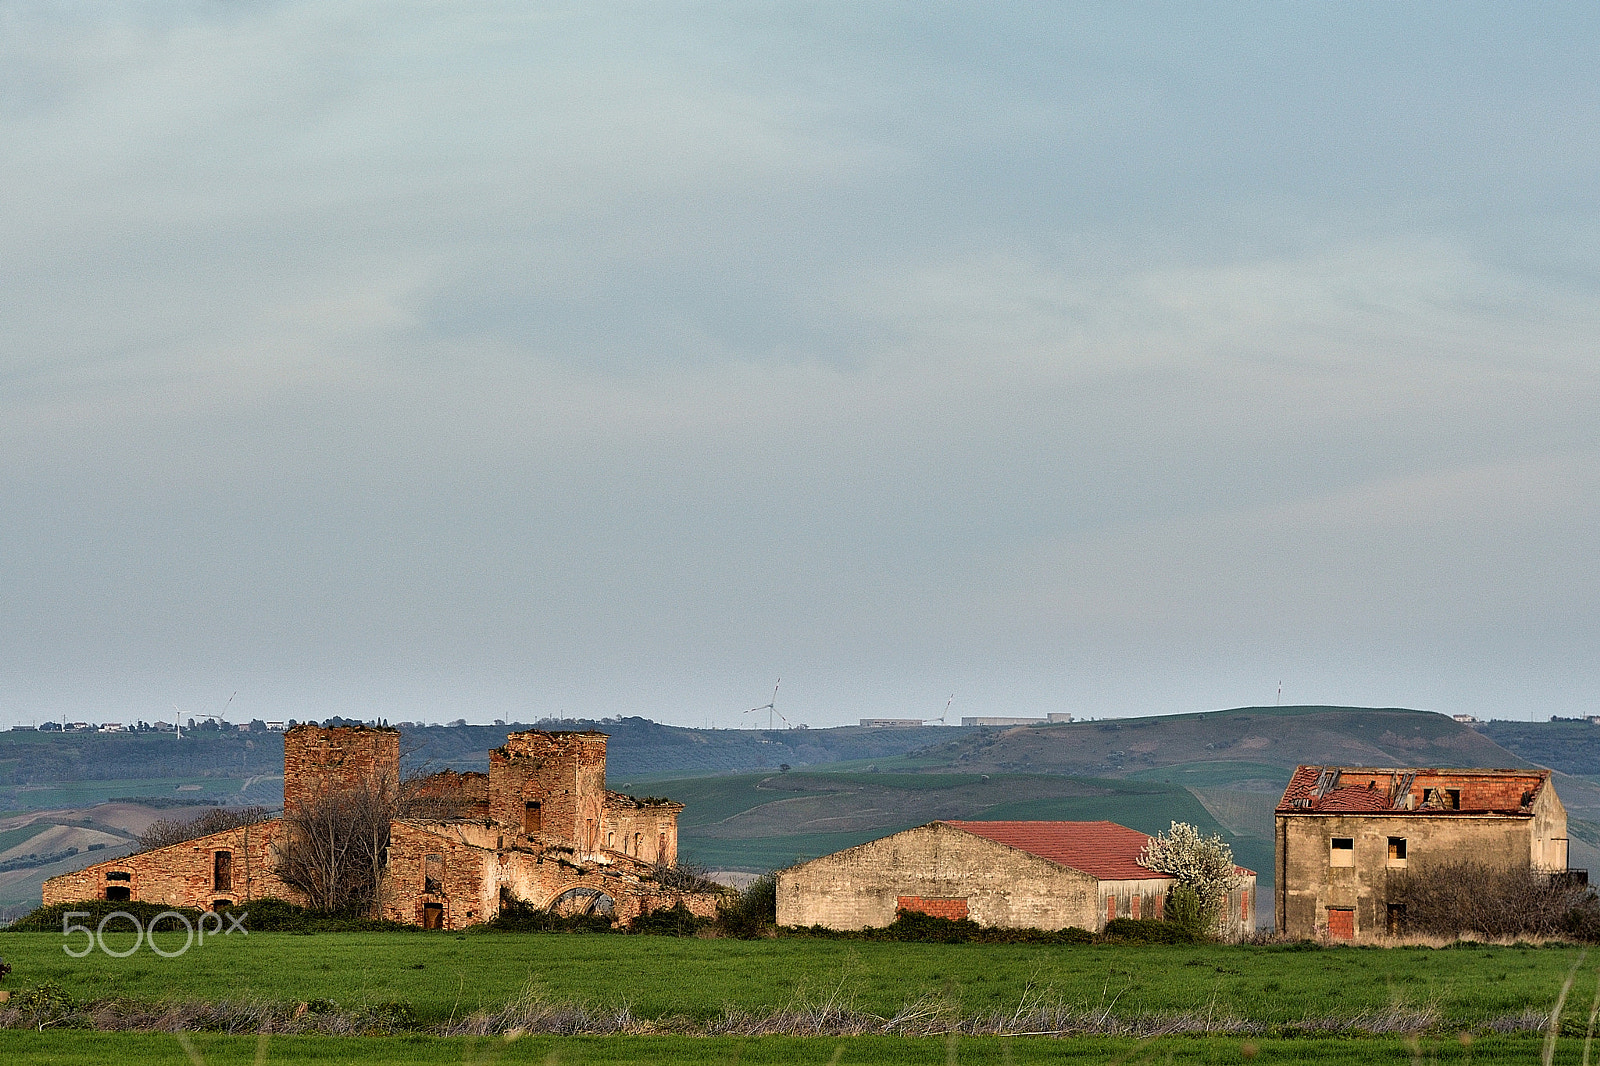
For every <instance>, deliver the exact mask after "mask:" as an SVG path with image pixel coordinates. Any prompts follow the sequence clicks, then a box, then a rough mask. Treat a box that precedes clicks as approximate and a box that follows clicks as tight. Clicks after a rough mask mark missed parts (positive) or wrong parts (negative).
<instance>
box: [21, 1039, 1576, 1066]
mask: <svg viewBox="0 0 1600 1066" xmlns="http://www.w3.org/2000/svg"><path fill="white" fill-rule="evenodd" d="M190 1040H191V1041H192V1044H193V1046H194V1048H195V1051H196V1053H197V1054H198V1055H199V1056H200V1061H201V1062H202V1063H204V1064H205V1066H247V1064H252V1063H254V1062H255V1055H256V1047H257V1044H256V1040H257V1038H256V1037H254V1036H222V1035H215V1034H209V1033H200V1034H195V1035H193V1036H191V1037H190ZM1577 1043H1578V1042H1577V1041H1573V1040H1568V1041H1565V1042H1564V1044H1565V1045H1567V1046H1565V1047H1564V1048H1563V1051H1567V1052H1570V1051H1571V1047H1574V1046H1576V1045H1577ZM1246 1045H1248V1048H1247V1047H1246ZM1247 1054H1248V1055H1250V1056H1251V1058H1250V1059H1246V1057H1245V1056H1246V1055H1247ZM1573 1054H1574V1055H1575V1053H1573ZM0 1057H3V1060H4V1061H7V1062H18V1063H30V1064H33V1063H39V1064H49V1066H102V1064H104V1063H107V1062H115V1063H119V1064H121V1066H190V1063H191V1060H190V1059H189V1058H188V1056H187V1055H186V1054H185V1052H184V1051H183V1050H182V1047H181V1045H180V1044H179V1043H178V1040H177V1038H176V1037H174V1036H170V1035H166V1034H162V1033H89V1032H47V1033H35V1032H0ZM1538 1060H1539V1040H1538V1038H1536V1037H1527V1036H1514V1037H1497V1036H1483V1037H1479V1038H1477V1039H1476V1040H1474V1041H1473V1042H1472V1044H1471V1046H1470V1047H1466V1046H1463V1045H1462V1044H1461V1043H1460V1042H1459V1041H1458V1040H1457V1039H1456V1038H1455V1037H1454V1036H1453V1035H1444V1036H1440V1037H1430V1038H1426V1039H1424V1040H1423V1041H1422V1042H1421V1043H1420V1044H1418V1045H1416V1046H1415V1050H1413V1048H1412V1046H1411V1045H1408V1043H1407V1042H1406V1041H1405V1040H1403V1039H1401V1038H1398V1037H1373V1038H1367V1039H1357V1040H1348V1039H1332V1040H1329V1039H1316V1040H1273V1039H1260V1040H1255V1039H1252V1040H1242V1039H1239V1038H1236V1037H1200V1038H1196V1037H1166V1038H1157V1039H1154V1040H1148V1041H1138V1040H1131V1039H1115V1038H1098V1037H1096V1038H1081V1037H1080V1038H1074V1039H1070V1040H1052V1039H1048V1038H1038V1037H1035V1038H1018V1039H998V1038H993V1037H964V1038H958V1039H955V1040H949V1039H939V1038H930V1039H918V1040H908V1039H902V1038H894V1037H870V1036H869V1037H848V1038H842V1039H841V1038H837V1037H811V1038H804V1037H759V1038H749V1037H705V1038H694V1037H678V1036H623V1037H524V1038H522V1039H520V1040H515V1041H511V1042H506V1041H504V1040H498V1039H496V1040H472V1039H467V1038H459V1037H457V1038H448V1039H445V1038H432V1037H420V1036H402V1037H369V1038H358V1039H350V1038H343V1039H341V1038H338V1037H317V1036H289V1037H283V1036H279V1037H272V1038H270V1040H269V1042H268V1044H267V1056H266V1062H267V1063H268V1064H269V1066H276V1064H290V1063H308V1064H312V1063H314V1064H316V1066H334V1064H338V1066H367V1064H371V1066H388V1064H391V1063H393V1064H404V1066H435V1064H438V1066H445V1064H448V1066H461V1064H463V1063H465V1064H468V1066H472V1064H482V1066H489V1064H491V1063H507V1064H513V1063H539V1064H541V1066H557V1064H560V1066H678V1064H695V1066H698V1064H701V1063H726V1064H729V1066H733V1064H742V1066H767V1064H772V1066H810V1064H815V1066H826V1064H829V1063H837V1064H839V1066H858V1064H863V1063H872V1064H881V1066H902V1064H903V1066H939V1064H948V1066H990V1064H993V1066H1011V1064H1013V1063H1015V1064H1033V1063H1040V1064H1046V1063H1048V1064H1069V1066H1076V1064H1083V1066H1089V1064H1112V1063H1126V1064H1128V1066H1140V1064H1154V1063H1174V1064H1183V1066H1187V1064H1201V1063H1205V1064H1214V1063H1242V1062H1246V1061H1253V1062H1256V1063H1273V1064H1277V1063H1311V1062H1315V1063H1328V1064H1333V1066H1347V1064H1348V1066H1357V1064H1360V1066H1366V1064H1369V1063H1406V1062H1426V1063H1457V1062H1459V1063H1467V1062H1472V1063H1490V1064H1492V1063H1533V1062H1537V1061H1538ZM1560 1061H1563V1062H1565V1061H1569V1059H1568V1057H1562V1058H1560ZM1570 1061H1574V1062H1575V1061H1576V1058H1575V1057H1573V1058H1571V1059H1570Z"/></svg>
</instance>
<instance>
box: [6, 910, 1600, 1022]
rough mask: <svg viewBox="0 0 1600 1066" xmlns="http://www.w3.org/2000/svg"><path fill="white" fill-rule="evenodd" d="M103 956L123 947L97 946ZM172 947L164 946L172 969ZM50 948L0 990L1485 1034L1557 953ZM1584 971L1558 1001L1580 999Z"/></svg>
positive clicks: (347, 945) (1532, 1003)
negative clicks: (1352, 1022)
mask: <svg viewBox="0 0 1600 1066" xmlns="http://www.w3.org/2000/svg"><path fill="white" fill-rule="evenodd" d="M107 939H108V941H110V943H111V946H112V947H113V948H117V947H118V946H119V943H121V944H126V943H131V934H123V935H122V939H121V940H119V937H118V935H117V934H109V933H108V936H107ZM181 942H182V938H181V936H176V935H172V936H171V937H170V938H169V936H168V935H166V934H164V935H163V940H162V943H163V946H165V947H166V948H167V949H168V950H175V949H176V948H177V947H178V946H180V945H181ZM62 943H63V941H62V938H61V937H60V936H59V935H56V934H49V933H3V934H0V954H3V955H4V956H5V957H6V959H7V960H8V961H10V962H11V963H12V964H13V965H14V966H15V969H16V972H15V973H14V974H13V976H12V978H11V980H10V982H9V987H11V988H13V989H19V988H25V987H29V986H33V985H38V984H41V983H44V982H53V983H55V984H57V985H59V986H60V987H61V988H62V989H63V990H64V991H66V992H67V993H68V994H69V995H70V996H72V997H73V998H74V999H75V1000H79V1001H83V1000H91V999H107V998H113V997H129V998H135V999H141V998H142V999H160V998H166V999H175V1000H204V1001H214V1000H216V999H218V998H219V997H224V998H231V999H236V1000H237V999H265V1000H272V1001H280V1002H281V1001H289V1002H293V1001H296V1000H299V1001H309V1000H315V999H325V1000H331V1001H333V1002H335V1003H338V1004H341V1005H343V1006H346V1007H351V1008H355V1007H359V1006H361V1005H363V1004H374V1003H383V1002H403V1003H406V1004H409V1005H410V1006H411V1007H412V1009H413V1010H414V1011H415V1012H416V1015H417V1018H418V1020H419V1021H420V1022H423V1023H437V1022H442V1021H444V1020H446V1019H447V1018H449V1017H450V1016H452V1015H456V1016H460V1015H462V1014H464V1013H468V1012H472V1011H479V1010H490V1009H495V1008H498V1007H500V1006H502V1005H504V1004H505V1003H507V1002H508V1001H511V1000H513V999H515V998H516V997H518V996H521V995H523V994H524V993H525V992H526V991H527V990H529V989H533V990H535V992H536V993H537V994H538V995H539V996H540V997H541V998H543V999H544V1000H548V1001H552V1002H584V1003H590V1004H598V1005H605V1004H626V1005H627V1006H628V1008H629V1009H630V1010H631V1012H632V1013H633V1015H634V1016H636V1017H640V1018H647V1019H658V1018H664V1017H669V1016H682V1017H684V1018H687V1019H689V1020H691V1021H695V1022H704V1021H705V1020H707V1019H711V1018H713V1017H715V1016H717V1015H719V1014H721V1013H722V1012H724V1011H726V1010H728V1009H730V1008H734V1009H742V1010H751V1011H760V1010H774V1009H780V1008H786V1007H793V1006H796V1005H805V1004H814V1003H819V1002H822V1001H825V1000H826V1001H833V1002H836V1003H846V1004H848V1005H849V1006H850V1007H851V1008H853V1009H855V1010H859V1011H865V1012H869V1013H873V1014H879V1015H889V1014H892V1013H894V1012H895V1011H896V1010H898V1009H900V1008H902V1007H904V1006H905V1005H907V1004H909V1003H915V1002H921V1001H928V1002H932V1001H937V1002H939V1003H940V1004H942V1005H944V1006H945V1007H947V1008H948V1009H951V1010H954V1011H957V1012H959V1013H962V1014H980V1013H987V1012H993V1011H1013V1010H1015V1009H1017V1008H1018V1006H1019V1005H1021V1004H1025V1003H1028V1002H1050V1003H1055V1004H1059V1005H1062V1006H1065V1007H1070V1008H1075V1009H1092V1010H1108V1011H1113V1012H1114V1013H1115V1014H1117V1015H1118V1016H1127V1017H1140V1016H1149V1015H1182V1014H1192V1013H1194V1012H1205V1013H1208V1014H1209V1015H1210V1016H1212V1017H1214V1018H1222V1017H1234V1018H1241V1019H1250V1020H1252V1021H1254V1022H1257V1023H1260V1024H1262V1025H1268V1026H1300V1025H1303V1024H1304V1023H1305V1022H1306V1020H1307V1019H1330V1018H1339V1017H1346V1018H1347V1017H1355V1016H1357V1015H1360V1014H1363V1013H1373V1012H1382V1011H1385V1010H1389V1009H1391V1008H1394V1007H1396V1006H1402V1007H1406V1008H1410V1009H1416V1010H1420V1011H1425V1012H1429V1013H1430V1014H1431V1015H1432V1016H1434V1017H1436V1019H1437V1024H1439V1025H1442V1026H1446V1027H1451V1026H1460V1027H1464V1026H1474V1025H1485V1024H1488V1023H1490V1022H1492V1021H1494V1020H1495V1019H1501V1018H1506V1017H1511V1016H1516V1015H1520V1014H1522V1013H1524V1012H1526V1011H1529V1010H1548V1009H1549V1005H1550V1004H1551V1003H1552V1002H1553V1001H1554V1000H1555V997H1556V994H1557V992H1558V990H1559V989H1560V986H1561V983H1562V981H1563V979H1564V977H1565V975H1566V974H1567V972H1568V970H1569V968H1570V967H1571V966H1572V964H1573V963H1574V961H1576V959H1577V957H1578V951H1579V949H1577V948H1573V947H1457V948H1451V949H1448V950H1433V949H1426V948H1398V949H1388V950H1382V949H1375V948H1366V949H1363V948H1339V949H1326V950H1296V949H1294V948H1282V947H1251V946H1228V945H1208V946H1188V947H1171V946H1169V947H1119V946H1112V945H1082V946H1070V947H1059V946H1052V947H1045V946H1027V945H977V944H967V945H935V944H905V943H878V942H861V941H845V940H816V939H809V938H784V939H779V940H764V941H737V940H695V939H673V938H659V937H624V936H607V935H588V936H582V935H522V936H507V935H501V934H489V933H479V934H472V935H462V934H437V933H422V932H418V933H415V934H394V933H352V934H326V935H318V936H296V935H292V934H282V933H277V934H275V933H257V934H254V935H251V936H248V937H245V936H240V935H237V934H235V935H234V936H231V937H213V938H211V939H208V940H207V941H206V942H205V944H204V945H203V946H197V947H195V948H193V949H192V950H190V951H189V952H188V953H187V954H184V955H182V956H181V957H179V958H173V959H163V958H161V957H159V956H157V955H154V954H152V953H150V952H149V951H148V950H147V949H143V950H140V951H139V952H138V953H137V954H135V955H133V956H131V957H129V958H127V959H114V958H111V957H108V956H106V955H103V954H101V953H99V952H96V953H94V954H91V955H89V956H88V957H86V958H83V959H73V958H69V957H67V956H66V954H65V953H64V952H63V950H62ZM1595 979H1596V971H1595V968H1594V967H1592V966H1591V967H1590V968H1589V969H1588V970H1587V971H1586V972H1585V974H1584V975H1583V976H1582V978H1581V980H1580V981H1579V984H1578V987H1577V989H1576V991H1575V992H1574V995H1575V996H1581V997H1582V998H1583V999H1584V1001H1585V1002H1587V999H1588V997H1589V996H1590V995H1591V994H1592V993H1593V992H1594V989H1595Z"/></svg>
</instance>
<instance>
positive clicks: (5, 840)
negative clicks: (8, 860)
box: [0, 822, 54, 852]
mask: <svg viewBox="0 0 1600 1066" xmlns="http://www.w3.org/2000/svg"><path fill="white" fill-rule="evenodd" d="M53 825H54V823H53V822H30V823H28V824H27V825H24V826H20V827H19V828H16V829H7V830H6V831H5V832H4V833H0V852H6V851H10V850H11V849H12V848H14V847H16V846H17V845H18V844H25V843H27V842H28V841H30V840H32V839H33V838H34V837H36V836H38V835H39V834H40V833H43V832H44V831H45V830H46V829H49V828H51V827H52V826H53Z"/></svg>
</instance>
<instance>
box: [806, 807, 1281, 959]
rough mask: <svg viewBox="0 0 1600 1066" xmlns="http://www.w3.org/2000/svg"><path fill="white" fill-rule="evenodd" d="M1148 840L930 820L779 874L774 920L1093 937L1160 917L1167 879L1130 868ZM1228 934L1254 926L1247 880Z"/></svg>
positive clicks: (1112, 831) (1077, 827)
mask: <svg viewBox="0 0 1600 1066" xmlns="http://www.w3.org/2000/svg"><path fill="white" fill-rule="evenodd" d="M1149 840H1150V838H1149V837H1147V836H1145V834H1143V833H1140V832H1139V831H1137V830H1134V829H1129V828H1128V827H1126V826H1121V825H1117V824H1116V823H1115V822H963V821H946V822H933V823H931V824H929V825H924V826H919V827H917V828H915V829H907V830H906V831H904V832H902V833H896V834H894V835H893V836H888V837H884V838H882V839H880V840H874V841H870V842H868V843H866V844H861V845H858V846H857V847H854V848H847V849H845V850H844V851H840V852H835V853H834V854H832V855H825V856H823V857H822V858H820V859H813V860H812V861H810V862H806V863H801V864H799V865H797V866H793V867H791V868H789V869H787V870H784V871H781V872H780V873H779V874H778V924H779V925H797V926H810V925H820V926H824V927H826V928H829V929H842V930H843V929H865V928H872V927H880V926H885V925H888V924H889V923H890V922H892V921H893V920H894V916H895V912H896V911H898V910H909V911H921V912H924V913H928V914H933V915H937V916H939V917H944V918H971V919H972V920H973V921H975V922H977V923H979V924H980V925H992V926H1001V927H1009V928H1036V929H1065V928H1067V927H1069V926H1076V927H1078V928H1081V929H1091V930H1097V931H1098V930H1101V929H1104V928H1105V924H1106V922H1107V921H1109V920H1110V919H1112V918H1159V917H1161V916H1162V913H1163V910H1164V907H1165V901H1166V897H1167V893H1168V892H1169V891H1170V890H1171V888H1172V886H1173V884H1174V881H1173V878H1172V877H1170V876H1168V875H1167V874H1163V873H1159V872H1157V871H1155V870H1150V869H1147V868H1146V867H1144V866H1141V865H1140V864H1139V861H1138V858H1139V853H1140V852H1141V851H1142V850H1143V849H1144V846H1145V844H1147V843H1148V842H1149ZM1239 874H1240V876H1241V878H1242V879H1243V880H1244V882H1245V883H1244V886H1243V887H1242V888H1239V889H1235V890H1234V891H1233V892H1232V893H1231V894H1230V895H1229V899H1228V908H1227V914H1226V926H1225V929H1226V932H1227V933H1228V934H1229V935H1231V936H1238V935H1240V934H1242V933H1245V932H1248V931H1251V930H1253V929H1254V928H1255V874H1254V873H1253V872H1251V871H1249V870H1244V869H1242V868H1241V869H1240V870H1239Z"/></svg>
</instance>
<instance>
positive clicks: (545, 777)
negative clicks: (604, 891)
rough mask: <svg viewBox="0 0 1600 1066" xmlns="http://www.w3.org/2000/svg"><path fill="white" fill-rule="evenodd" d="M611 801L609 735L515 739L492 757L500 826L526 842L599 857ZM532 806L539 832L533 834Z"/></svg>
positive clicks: (492, 799)
mask: <svg viewBox="0 0 1600 1066" xmlns="http://www.w3.org/2000/svg"><path fill="white" fill-rule="evenodd" d="M605 798H606V735H605V734H604V733H542V732H527V733H513V734H511V735H510V736H509V737H507V738H506V742H505V745H504V746H503V747H500V748H496V749H495V750H494V751H492V752H490V753H489V804H490V814H491V817H492V818H493V819H494V820H495V821H496V822H498V823H500V825H502V826H503V827H505V828H506V829H508V830H511V831H513V832H515V833H519V834H521V835H523V836H525V837H527V838H528V839H529V840H530V841H539V840H543V841H545V842H548V843H553V844H564V845H567V846H570V847H572V848H574V849H576V850H577V851H578V853H579V854H581V855H584V856H591V857H592V856H595V855H598V854H599V852H600V849H601V848H602V846H603V838H602V836H601V832H602V829H601V826H602V822H603V820H604V807H605ZM530 803H537V804H538V805H539V807H538V829H537V831H536V832H534V833H531V834H530V833H528V832H527V831H526V830H527V825H528V818H529V814H528V811H529V807H528V805H529V804H530Z"/></svg>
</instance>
